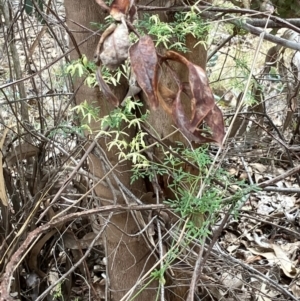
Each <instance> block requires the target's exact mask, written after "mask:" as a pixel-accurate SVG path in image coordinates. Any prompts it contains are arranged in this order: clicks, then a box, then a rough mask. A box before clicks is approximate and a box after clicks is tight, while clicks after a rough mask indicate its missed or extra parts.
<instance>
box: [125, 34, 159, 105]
mask: <svg viewBox="0 0 300 301" xmlns="http://www.w3.org/2000/svg"><path fill="white" fill-rule="evenodd" d="M129 55H130V62H131V67H132V70H133V72H134V73H135V75H136V80H137V82H138V84H139V86H140V87H141V88H142V90H143V91H144V93H145V94H146V96H147V100H148V102H149V106H150V107H151V108H152V109H156V108H157V107H158V104H159V101H158V97H157V82H158V80H157V65H158V58H157V54H156V50H155V46H154V43H153V41H152V39H151V38H150V37H149V36H143V37H141V38H140V39H139V41H138V42H136V43H135V44H134V45H132V46H131V47H130V49H129Z"/></svg>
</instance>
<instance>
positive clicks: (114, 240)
mask: <svg viewBox="0 0 300 301" xmlns="http://www.w3.org/2000/svg"><path fill="white" fill-rule="evenodd" d="M147 2H148V1H139V4H141V5H145V4H147ZM151 5H165V1H155V2H153V3H151ZM65 7H66V16H67V23H68V27H69V29H70V30H71V31H72V33H73V35H74V37H75V40H76V43H77V44H80V42H81V41H83V40H84V39H86V38H87V37H89V36H91V35H92V31H87V30H86V29H85V28H91V29H92V30H93V31H94V30H95V28H92V26H91V24H90V23H91V22H98V23H104V14H103V12H102V11H101V9H100V7H99V6H98V5H96V4H95V2H94V1H93V0H92V1H91V0H81V1H73V0H65ZM79 24H80V25H82V26H83V27H80V26H79ZM98 40H99V36H92V37H91V38H89V39H88V40H87V41H86V42H84V43H83V44H82V45H80V47H79V48H80V51H81V53H82V54H85V55H86V56H87V57H88V59H89V60H92V59H93V55H94V50H95V48H96V45H97V42H98ZM195 42H196V41H195V40H194V38H193V37H191V36H189V37H188V38H187V44H188V47H189V48H190V49H191V50H192V51H193V52H190V53H189V54H188V58H189V59H191V60H192V61H193V62H194V63H196V64H198V65H200V66H202V67H204V66H205V62H206V51H205V49H204V48H203V47H202V46H197V47H196V48H193V46H194V44H195ZM71 58H72V59H78V53H77V52H75V51H73V52H72V53H71ZM194 58H195V59H194ZM180 68H181V66H180V67H177V71H178V74H180V77H182V78H185V79H186V78H187V71H186V70H181V69H180ZM167 81H168V79H167ZM78 85H79V84H78V83H75V86H77V87H78ZM173 85H174V83H173ZM77 87H76V88H77ZM126 89H127V85H126V84H124V85H123V86H118V89H117V90H116V91H114V92H115V94H116V95H117V97H118V98H119V99H122V97H124V95H125V94H126ZM85 100H87V101H89V102H95V101H97V104H98V106H99V107H100V115H101V116H105V115H108V114H109V112H110V111H111V110H112V109H113V107H112V106H111V105H110V104H108V102H107V101H106V100H105V99H104V97H103V95H102V94H101V93H100V92H99V89H98V88H97V89H90V88H88V87H86V86H81V87H80V89H79V90H78V92H77V95H76V102H77V103H81V102H83V101H85ZM188 106H190V104H188ZM101 116H100V117H101ZM149 122H150V123H151V125H152V126H153V127H154V128H155V129H156V131H157V133H158V134H159V137H160V138H163V137H165V136H166V135H168V134H170V133H171V132H173V131H174V127H173V126H172V120H171V117H170V116H168V115H167V114H166V113H165V112H164V111H163V110H162V109H160V108H159V109H158V110H157V111H156V112H152V113H151V114H150V117H149ZM92 127H93V128H94V130H96V129H97V128H98V129H99V126H98V125H97V124H93V125H92ZM130 134H131V135H133V134H134V133H130ZM180 140H181V141H184V139H183V137H182V136H181V135H179V133H177V134H176V135H175V136H173V137H171V138H170V139H169V141H170V143H171V142H172V141H173V142H174V141H180ZM99 144H100V145H101V146H102V147H103V149H105V145H106V141H105V140H104V139H100V141H99ZM106 156H107V158H108V160H109V161H110V162H111V164H112V165H113V166H114V165H115V164H117V163H118V157H117V155H116V153H115V152H113V151H111V152H108V151H107V152H106ZM90 160H91V161H90V172H93V173H94V174H95V175H96V176H98V177H100V178H101V177H103V176H104V175H105V174H106V173H107V170H104V167H103V162H101V160H100V159H99V158H98V157H96V156H91V157H90ZM129 170H130V164H129V163H127V164H122V165H121V166H120V165H119V166H118V167H117V171H116V172H118V177H119V179H120V180H121V181H122V183H123V184H124V185H125V186H126V187H127V188H128V189H129V190H130V191H131V192H132V193H134V194H135V195H136V196H138V197H141V196H142V195H143V194H146V193H147V190H146V187H145V184H144V183H143V182H142V180H140V181H136V182H135V183H134V184H133V185H130V172H128V171H129ZM111 180H112V185H113V186H114V187H117V185H116V183H115V182H114V180H113V179H111ZM95 192H96V194H97V196H99V197H100V198H101V199H105V200H107V199H109V200H114V197H116V198H117V199H116V200H114V201H115V202H117V203H119V204H124V203H126V200H124V198H123V196H122V195H115V194H114V192H113V191H112V190H111V189H108V187H107V186H106V187H105V186H103V185H98V186H97V187H96V188H95ZM107 204H108V203H106V202H105V201H103V202H102V205H107ZM120 230H121V231H120ZM137 232H139V229H138V226H137V225H136V222H135V221H134V219H133V217H132V215H131V214H127V213H126V214H118V215H114V216H113V217H112V219H111V222H110V223H109V226H108V227H107V229H106V231H105V240H106V252H107V261H108V279H109V284H108V287H109V294H108V296H107V298H108V300H114V301H119V300H121V299H122V297H123V296H124V295H125V294H126V293H127V292H128V291H129V290H130V289H131V288H132V287H133V286H134V284H135V283H136V282H137V280H138V279H139V278H141V276H142V275H143V274H145V273H146V272H147V271H148V270H149V269H150V268H151V266H153V265H154V263H155V257H154V256H153V255H151V252H150V250H149V248H148V247H147V244H146V243H145V241H144V240H143V238H142V237H141V236H131V237H130V236H127V235H126V233H128V234H129V235H132V234H135V233H137ZM143 284H145V283H143ZM151 285H152V289H151ZM151 285H150V286H147V287H146V288H145V289H144V288H143V289H142V290H141V293H140V294H138V295H137V296H136V297H135V298H134V300H137V301H140V300H141V301H151V300H155V299H156V297H157V294H158V292H157V290H156V289H155V286H157V285H156V284H155V283H152V284H151ZM142 286H143V285H142ZM142 286H139V288H141V287H142ZM185 291H186V290H185ZM137 292H138V289H137V290H135V293H134V294H133V295H132V297H133V296H134V295H135V294H136V293H137Z"/></svg>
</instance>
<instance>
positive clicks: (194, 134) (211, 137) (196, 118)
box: [164, 51, 225, 145]
mask: <svg viewBox="0 0 300 301" xmlns="http://www.w3.org/2000/svg"><path fill="white" fill-rule="evenodd" d="M164 60H173V61H176V62H179V63H181V64H184V65H185V66H186V67H187V68H188V71H189V85H188V84H187V83H178V78H177V77H174V79H175V81H176V82H177V84H178V86H179V90H178V92H177V96H176V101H175V102H174V103H173V109H172V116H173V119H174V121H175V123H176V125H177V126H178V128H179V129H180V130H181V131H182V133H183V134H184V135H185V136H186V137H187V138H188V139H189V140H191V141H195V142H198V143H207V142H217V143H218V144H219V145H221V144H222V141H223V138H224V136H225V132H224V121H223V115H222V112H221V110H220V109H219V108H218V107H217V106H216V104H215V101H214V96H213V93H212V91H211V89H210V87H209V83H208V79H207V77H206V74H205V72H204V70H203V69H202V68H201V67H199V66H197V65H195V64H193V63H191V62H190V61H189V60H188V59H186V58H185V57H184V56H182V55H181V54H179V53H176V52H174V51H167V52H166V54H165V56H164ZM174 76H175V75H174ZM182 91H183V92H185V93H186V94H187V95H188V96H189V97H190V99H191V118H188V117H187V116H186V113H185V112H184V110H183V106H182V104H181V99H180V98H181V92H182ZM203 121H205V122H206V124H207V125H208V126H209V128H210V130H211V133H209V132H207V133H204V132H203V131H200V130H199V129H198V126H199V125H200V124H202V123H203Z"/></svg>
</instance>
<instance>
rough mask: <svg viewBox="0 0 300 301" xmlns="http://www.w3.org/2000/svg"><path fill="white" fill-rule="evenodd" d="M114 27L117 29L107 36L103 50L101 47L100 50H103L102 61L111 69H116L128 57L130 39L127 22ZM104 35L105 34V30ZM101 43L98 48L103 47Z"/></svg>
mask: <svg viewBox="0 0 300 301" xmlns="http://www.w3.org/2000/svg"><path fill="white" fill-rule="evenodd" d="M112 28H115V29H114V30H113V32H112V33H111V34H109V35H108V36H106V38H105V40H104V42H103V45H102V50H100V49H99V51H101V52H100V60H101V61H102V63H103V65H104V66H106V67H107V68H109V69H111V70H115V69H116V68H118V67H119V66H120V65H121V64H123V63H124V61H125V60H126V59H127V58H128V49H129V46H130V41H129V32H128V28H127V26H126V24H124V23H119V24H117V25H116V26H112ZM109 33H110V30H109ZM103 35H105V32H104V33H103ZM100 41H101V39H100ZM99 44H100V46H99V47H98V48H100V47H101V43H100V42H99ZM97 52H98V51H97ZM96 55H97V54H96Z"/></svg>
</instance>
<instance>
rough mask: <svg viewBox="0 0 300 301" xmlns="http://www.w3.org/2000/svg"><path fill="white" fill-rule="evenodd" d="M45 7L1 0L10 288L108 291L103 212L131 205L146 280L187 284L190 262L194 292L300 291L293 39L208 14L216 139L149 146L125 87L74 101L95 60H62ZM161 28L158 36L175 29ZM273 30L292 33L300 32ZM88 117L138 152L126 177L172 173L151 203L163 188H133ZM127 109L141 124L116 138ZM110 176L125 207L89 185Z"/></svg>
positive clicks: (19, 294)
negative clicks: (105, 107) (158, 199)
mask: <svg viewBox="0 0 300 301" xmlns="http://www.w3.org/2000/svg"><path fill="white" fill-rule="evenodd" d="M49 3H50V2H49ZM50 4H51V3H50ZM49 7H50V8H51V9H46V13H45V14H43V20H45V21H43V22H41V19H40V17H37V15H39V14H37V15H35V14H32V13H31V15H28V13H30V12H28V10H27V12H26V11H23V10H20V9H19V6H18V5H14V3H13V2H12V3H10V2H7V4H5V5H3V13H2V18H3V20H2V21H3V23H4V24H5V26H2V28H1V29H2V31H1V36H2V40H3V41H4V43H3V44H2V45H1V46H2V47H3V49H4V51H5V53H6V54H7V55H6V56H3V57H2V67H1V69H0V76H1V82H0V89H1V100H0V101H1V102H0V103H1V116H0V118H1V133H2V136H1V140H0V148H1V155H0V156H1V159H2V160H1V162H0V167H1V168H0V170H1V172H0V180H1V181H0V199H1V203H0V206H1V221H0V229H1V231H0V237H1V252H0V253H1V262H0V267H1V276H2V279H1V287H2V288H3V287H6V289H8V292H10V293H11V294H10V296H8V299H7V300H9V298H12V297H14V298H16V299H19V300H43V299H44V298H45V297H46V296H47V295H48V297H47V298H50V300H100V299H106V298H107V277H108V276H107V254H105V245H104V242H103V239H102V237H101V234H102V232H103V229H104V227H103V216H104V217H105V218H104V220H105V221H106V223H109V219H110V214H112V213H115V212H120V211H124V210H127V211H130V212H131V214H133V215H134V218H135V219H136V223H137V224H138V227H139V229H140V232H141V233H142V234H143V235H144V236H145V239H146V240H147V242H148V244H149V248H150V249H153V248H154V249H156V250H157V256H158V258H160V260H161V263H163V264H161V265H160V266H159V267H156V268H155V269H153V270H152V271H151V273H150V274H149V279H157V280H159V283H160V288H161V289H162V288H163V289H164V290H166V291H168V289H169V287H168V284H169V280H168V279H169V278H175V276H174V275H176V279H173V280H174V281H173V283H176V285H177V286H182V287H184V286H189V285H190V282H191V279H192V275H193V271H194V268H195V264H196V263H197V262H198V263H199V266H198V268H199V269H200V270H201V275H200V278H199V279H198V281H197V284H196V292H195V295H196V296H197V297H198V298H199V299H201V300H226V301H229V300H230V301H231V300H297V298H299V297H300V289H299V285H300V280H299V234H298V232H299V217H298V213H299V200H298V195H299V192H300V188H299V184H300V179H299V176H298V172H299V167H298V152H299V149H300V148H299V146H298V145H299V125H300V122H299V118H298V92H299V86H300V84H299V68H300V65H299V60H298V52H294V51H291V50H285V49H284V48H283V47H282V46H271V45H270V44H269V43H267V42H263V41H262V38H261V37H260V38H255V37H253V36H248V35H246V36H239V35H237V34H236V31H234V30H233V29H232V27H230V26H223V25H221V24H220V25H218V26H216V27H214V25H213V24H211V25H210V26H211V28H210V29H209V30H210V32H211V33H214V35H213V36H212V35H211V36H210V39H209V40H208V41H207V47H208V53H209V57H210V60H209V61H208V73H209V75H210V83H211V86H212V88H213V92H214V95H215V99H216V101H217V103H219V104H220V105H221V106H223V113H224V116H225V123H226V127H227V133H228V134H227V140H226V141H225V144H224V146H223V149H222V150H221V152H218V150H217V149H216V147H214V146H209V147H203V148H186V147H183V146H182V145H181V144H178V145H176V146H174V147H166V146H165V144H164V141H163V140H157V139H156V140H155V139H154V138H155V137H151V138H152V140H151V141H152V143H153V145H149V144H146V143H145V140H146V139H145V137H149V135H150V133H149V132H148V131H147V121H146V120H147V112H144V111H143V109H142V108H141V103H140V102H138V101H135V100H133V99H131V100H128V101H127V102H126V103H125V105H124V106H123V107H122V108H117V109H115V110H114V111H113V112H111V114H110V115H109V116H106V118H103V119H100V120H99V119H98V112H99V110H101V108H97V107H95V106H93V105H90V104H88V103H83V104H81V105H77V106H75V103H74V94H73V92H72V79H74V76H75V77H76V76H78V77H77V79H78V78H79V75H80V76H82V77H81V79H79V80H83V81H84V80H85V81H86V83H87V84H88V85H94V84H95V78H96V77H95V75H94V73H93V72H91V70H95V66H94V64H93V63H91V62H90V61H89V60H88V59H87V58H85V57H81V58H80V60H78V61H76V62H70V60H69V57H68V52H67V51H68V47H69V46H68V45H67V38H66V36H67V35H69V34H70V33H69V32H68V29H67V28H66V27H65V26H63V25H62V24H63V23H62V21H63V16H64V10H63V3H60V2H58V1H52V4H51V5H50V6H49ZM6 9H7V10H6ZM39 9H41V7H39V6H38V7H35V10H34V11H37V12H38V10H39ZM9 10H10V11H11V13H12V14H9V13H8V14H7V12H8V11H9ZM20 15H21V16H22V17H18V18H17V16H20ZM147 18H148V17H147ZM156 18H158V17H156ZM182 18H183V16H182V15H181V16H179V17H178V20H182ZM147 20H148V22H149V19H145V21H144V22H146V21H147ZM153 20H154V21H155V22H156V25H157V24H158V25H159V24H160V25H161V23H159V22H160V20H159V19H155V18H152V21H151V22H154V21H153ZM208 23H209V22H208ZM142 24H143V23H142ZM143 26H144V27H145V24H143ZM161 26H162V25H161ZM164 26H165V25H164ZM28 28H29V29H28ZM161 28H162V27H159V26H158V30H159V29H160V30H162V29H161ZM26 29H27V30H26ZM167 29H168V28H167ZM167 29H166V28H164V30H167ZM206 30H208V29H206ZM156 33H157V41H158V42H160V43H162V44H164V43H168V42H169V41H165V40H159V39H160V38H161V37H162V36H164V35H162V34H161V32H156ZM158 33H160V35H158ZM152 34H155V32H154V33H153V32H152ZM280 34H281V35H282V36H283V37H284V38H286V39H288V40H291V41H298V42H299V33H296V32H292V31H291V30H289V31H284V30H282V32H281V33H279V34H278V35H280ZM224 41H226V43H225V44H224ZM170 42H171V43H172V42H173V44H174V41H172V40H171V41H170ZM179 42H180V43H181V44H179V45H180V47H183V46H184V44H182V41H181V40H180V39H179ZM173 44H172V45H173ZM165 46H167V47H170V46H168V44H166V45H165ZM181 50H183V49H181ZM251 64H252V65H251ZM122 68H123V69H122ZM128 68H129V67H128V65H127V66H126V65H124V66H123V67H121V69H120V70H119V71H118V72H116V73H115V75H114V76H112V74H111V73H109V72H108V71H107V70H103V71H102V77H103V79H104V80H105V82H107V83H110V84H115V85H117V84H118V83H119V81H120V79H121V78H122V77H124V76H128V74H127V73H126V72H127V69H128ZM85 72H86V73H85ZM136 112H140V113H139V116H140V117H136ZM82 117H85V118H84V119H83V120H84V121H82V120H81V119H82ZM91 120H93V121H96V122H98V123H99V124H101V125H102V130H100V131H98V132H97V133H96V134H97V135H98V136H97V138H98V139H104V136H105V137H106V138H107V137H108V136H109V137H110V140H109V141H110V142H109V143H108V145H107V146H108V148H110V147H115V148H117V149H118V156H119V160H120V161H121V162H122V160H124V161H125V160H127V159H130V160H131V161H132V162H133V163H134V167H133V173H132V179H131V180H132V182H134V181H135V180H137V179H138V178H141V177H142V178H146V179H147V181H150V183H158V182H159V179H160V178H166V177H167V178H169V179H172V180H170V182H169V183H170V185H169V187H168V189H169V190H170V191H171V193H172V194H173V196H174V197H173V198H172V199H165V200H164V202H163V203H155V202H154V204H152V205H146V203H147V202H146V199H147V198H150V199H152V198H153V195H154V196H157V195H160V192H155V193H154V194H153V192H149V194H146V195H144V196H142V197H139V196H137V195H134V194H133V193H132V192H131V191H130V190H128V188H127V187H126V186H124V185H123V184H122V182H121V181H120V179H119V174H118V173H117V172H115V171H114V169H113V166H112V164H111V162H110V161H109V160H108V158H107V156H106V149H104V148H103V147H101V146H100V144H99V143H98V141H99V140H97V139H92V138H90V139H89V138H87V135H86V133H87V132H88V131H89V124H90V121H91ZM124 122H125V127H130V126H135V127H137V128H138V129H139V131H138V135H137V136H136V137H135V140H133V141H130V142H129V143H125V141H123V140H122V139H120V135H121V134H122V131H125V128H124V127H123V128H120V124H124ZM108 129H109V130H110V131H108ZM154 145H155V147H157V148H160V149H161V152H162V153H164V161H163V162H159V161H158V162H157V161H156V162H154V161H151V152H148V149H149V148H150V146H151V147H153V146H154ZM128 150H129V153H128ZM149 153H150V156H149ZM91 155H93V156H95V157H98V158H99V160H100V162H101V164H102V166H103V169H104V170H106V172H107V176H106V177H104V178H99V177H97V176H95V175H94V174H93V173H92V172H91V166H90V161H89V160H88V158H89V156H91ZM187 166H188V168H189V171H190V172H187V171H186V168H184V167H187ZM211 166H213V168H212V169H211ZM108 175H109V176H108ZM111 181H113V182H114V183H117V188H116V187H114V188H113V190H114V194H115V195H122V196H124V199H125V200H127V201H128V204H127V205H128V206H121V205H118V204H115V203H114V202H111V205H109V206H104V207H101V203H102V202H103V200H102V199H101V198H100V197H99V196H97V195H96V194H95V190H94V188H95V187H96V185H103V187H106V188H107V187H108V188H109V189H111V185H112V184H111ZM203 183H205V185H204V186H203ZM154 187H155V185H154ZM200 187H205V188H204V189H203V190H202V191H199V189H200ZM157 189H158V188H157ZM132 200H134V202H135V205H132V203H131V201H132ZM105 201H107V200H105ZM130 206H131V207H130ZM134 206H135V207H134ZM204 217H205V218H204ZM200 250H202V251H200ZM199 254H201V258H200V259H201V260H200V261H199ZM49 296H50V297H49ZM1 298H5V294H4V291H3V290H1Z"/></svg>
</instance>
